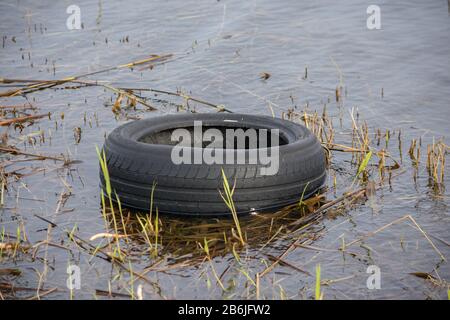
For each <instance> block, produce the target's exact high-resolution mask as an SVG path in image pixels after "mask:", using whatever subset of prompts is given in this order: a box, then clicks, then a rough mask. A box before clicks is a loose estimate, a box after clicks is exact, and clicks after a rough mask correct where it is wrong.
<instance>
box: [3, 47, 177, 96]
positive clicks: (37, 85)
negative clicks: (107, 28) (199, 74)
mask: <svg viewBox="0 0 450 320" xmlns="http://www.w3.org/2000/svg"><path fill="white" fill-rule="evenodd" d="M172 56H173V55H172V54H166V55H152V56H150V57H149V58H146V59H142V60H138V61H134V62H130V63H126V64H121V65H118V66H115V67H109V68H106V69H102V70H98V71H93V72H88V73H84V74H80V75H75V76H71V77H67V78H64V79H58V80H44V81H33V80H21V79H4V78H0V83H18V82H30V83H32V84H30V85H28V86H25V87H23V88H20V89H15V90H8V91H4V92H0V97H14V96H17V95H20V94H27V93H30V92H33V91H37V90H42V89H48V88H51V87H54V86H56V85H61V84H64V83H67V82H71V81H74V80H78V79H80V78H85V77H88V76H92V75H97V74H101V73H106V72H109V71H114V70H118V69H123V68H132V67H134V66H137V65H142V64H145V63H149V62H155V61H158V62H161V61H167V60H168V59H169V58H171V57H172Z"/></svg>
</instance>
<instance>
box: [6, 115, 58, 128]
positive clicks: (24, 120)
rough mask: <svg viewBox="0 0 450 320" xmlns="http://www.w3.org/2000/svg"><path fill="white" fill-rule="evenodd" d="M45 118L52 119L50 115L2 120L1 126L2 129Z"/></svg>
mask: <svg viewBox="0 0 450 320" xmlns="http://www.w3.org/2000/svg"><path fill="white" fill-rule="evenodd" d="M45 117H49V118H50V113H46V114H38V115H33V116H23V117H18V118H12V119H4V120H0V126H2V127H3V126H9V125H11V124H16V123H22V122H26V121H31V120H36V119H41V118H45Z"/></svg>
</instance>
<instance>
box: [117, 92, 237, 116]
mask: <svg viewBox="0 0 450 320" xmlns="http://www.w3.org/2000/svg"><path fill="white" fill-rule="evenodd" d="M118 89H120V90H125V91H150V92H154V93H160V94H166V95H170V96H177V97H180V98H183V99H185V100H186V101H194V102H198V103H200V104H203V105H205V106H209V107H212V108H215V109H217V110H218V111H219V112H223V111H224V112H228V113H233V111H231V110H229V109H227V108H225V106H223V105H220V104H214V103H211V102H208V101H205V100H202V99H198V98H194V97H192V96H190V95H187V94H185V93H182V92H173V91H166V90H158V89H152V88H118Z"/></svg>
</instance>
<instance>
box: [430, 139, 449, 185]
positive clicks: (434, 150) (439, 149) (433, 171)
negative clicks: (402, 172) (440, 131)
mask: <svg viewBox="0 0 450 320" xmlns="http://www.w3.org/2000/svg"><path fill="white" fill-rule="evenodd" d="M445 149H446V146H445V144H444V143H443V142H442V141H441V140H439V141H438V142H437V143H435V142H434V141H433V143H432V144H431V145H428V146H427V164H426V168H427V171H428V176H429V177H430V180H431V181H432V184H433V187H434V189H435V190H437V191H442V186H443V183H444V172H445V156H446V150H445Z"/></svg>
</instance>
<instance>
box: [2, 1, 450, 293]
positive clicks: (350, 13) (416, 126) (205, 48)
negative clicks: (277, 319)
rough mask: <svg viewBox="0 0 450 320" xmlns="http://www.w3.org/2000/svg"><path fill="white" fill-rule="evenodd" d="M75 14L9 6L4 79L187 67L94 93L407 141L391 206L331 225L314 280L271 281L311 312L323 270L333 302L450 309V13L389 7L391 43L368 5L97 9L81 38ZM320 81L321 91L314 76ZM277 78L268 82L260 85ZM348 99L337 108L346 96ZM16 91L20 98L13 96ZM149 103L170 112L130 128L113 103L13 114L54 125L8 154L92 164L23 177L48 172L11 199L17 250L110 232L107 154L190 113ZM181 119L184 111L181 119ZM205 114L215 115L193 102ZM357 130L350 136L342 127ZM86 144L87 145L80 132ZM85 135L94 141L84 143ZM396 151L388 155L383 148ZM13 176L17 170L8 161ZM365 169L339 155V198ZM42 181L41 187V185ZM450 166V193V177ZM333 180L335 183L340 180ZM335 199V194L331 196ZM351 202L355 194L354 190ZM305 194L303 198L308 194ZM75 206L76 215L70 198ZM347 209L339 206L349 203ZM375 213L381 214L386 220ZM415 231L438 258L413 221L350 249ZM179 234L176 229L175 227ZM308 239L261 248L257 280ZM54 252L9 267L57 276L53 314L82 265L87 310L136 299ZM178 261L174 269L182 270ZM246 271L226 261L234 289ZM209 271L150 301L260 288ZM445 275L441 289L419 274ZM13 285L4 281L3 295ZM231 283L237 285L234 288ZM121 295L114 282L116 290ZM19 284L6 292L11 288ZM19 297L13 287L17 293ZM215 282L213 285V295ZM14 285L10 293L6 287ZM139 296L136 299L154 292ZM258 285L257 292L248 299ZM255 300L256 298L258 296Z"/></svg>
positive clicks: (107, 270)
mask: <svg viewBox="0 0 450 320" xmlns="http://www.w3.org/2000/svg"><path fill="white" fill-rule="evenodd" d="M70 4H72V3H71V2H70V1H58V2H55V1H9V0H7V1H2V2H1V3H0V36H1V38H2V39H1V40H2V43H0V45H1V47H0V78H15V79H61V78H65V77H69V76H73V75H78V74H84V73H87V72H91V71H96V70H101V69H105V68H107V67H110V66H117V65H120V64H125V63H128V62H131V61H136V60H139V59H144V58H146V57H148V56H149V55H150V54H173V58H172V60H171V61H169V62H167V63H165V64H162V65H157V66H155V67H154V68H153V69H150V68H145V66H142V67H141V66H137V67H136V68H133V69H132V70H130V69H128V68H122V69H120V70H115V71H111V72H108V73H102V74H98V75H94V76H91V77H88V78H86V79H89V80H98V81H104V83H108V84H110V85H112V86H114V87H131V88H154V89H160V90H169V91H176V90H183V91H184V92H187V93H189V94H191V95H192V96H194V97H198V98H201V99H202V100H205V101H210V102H212V103H214V104H223V105H225V106H226V107H227V108H228V109H230V110H232V111H233V112H239V113H250V114H261V115H271V114H272V111H273V113H274V114H275V116H278V117H281V115H282V114H283V113H286V112H287V111H288V109H294V110H297V111H301V110H303V109H304V108H305V107H306V106H308V109H309V110H318V111H319V112H322V109H323V106H324V105H326V107H327V112H328V113H329V114H330V115H331V116H333V117H335V119H336V122H335V125H336V129H337V132H338V133H339V134H338V138H337V139H338V140H339V141H340V142H341V143H346V144H349V143H351V141H350V140H348V139H347V138H346V136H348V133H349V132H351V122H350V117H349V111H350V110H351V109H352V108H355V110H356V108H357V110H358V113H359V116H360V118H361V119H363V120H365V121H367V123H368V125H369V127H370V128H371V130H374V129H375V128H380V130H381V131H382V132H383V133H384V132H385V131H386V130H390V131H391V132H395V133H396V134H398V132H399V130H401V138H402V141H403V144H402V149H403V150H402V151H403V153H402V155H400V153H399V152H398V147H397V144H398V142H397V136H395V137H393V138H392V141H391V142H390V143H391V144H394V145H395V147H393V148H392V149H393V150H397V151H393V153H394V154H393V156H394V157H395V158H396V159H398V160H399V161H400V158H401V159H402V165H403V169H402V172H403V173H402V174H400V175H398V176H397V177H395V178H393V180H392V183H391V185H389V184H386V186H385V187H384V188H382V189H381V190H380V191H378V192H377V194H376V197H375V200H374V201H375V205H368V204H367V203H361V204H359V205H356V206H354V207H353V208H352V209H349V210H346V211H345V213H344V214H342V215H338V216H337V217H334V218H332V219H331V218H329V217H325V218H324V219H323V220H321V221H320V222H318V225H316V227H317V229H320V230H321V232H320V236H318V237H317V239H315V240H314V241H313V243H312V244H311V246H312V247H313V248H308V249H307V248H297V249H296V250H293V251H292V252H291V253H289V254H288V255H287V256H286V257H285V260H287V261H289V263H291V264H293V265H295V266H298V267H300V268H302V269H303V270H306V271H307V272H308V273H309V274H310V275H307V274H305V273H302V272H299V271H298V270H295V269H293V268H290V267H288V266H286V265H284V266H283V265H280V266H278V267H277V268H276V269H274V270H273V271H272V272H271V273H269V274H268V275H266V276H265V277H264V279H262V284H261V290H262V296H263V297H265V298H276V299H279V298H293V299H303V298H311V297H313V294H314V292H313V288H314V281H315V276H314V273H315V267H316V265H317V264H319V263H320V265H321V270H322V279H326V280H333V281H331V282H329V283H328V285H324V286H323V291H324V298H326V299H336V298H338V299H371V298H382V299H392V298H400V299H408V298H418V299H426V298H432V299H442V298H446V297H447V284H446V282H445V281H450V267H449V264H448V262H446V261H441V258H440V256H439V254H438V252H437V251H439V252H441V253H442V254H443V255H444V257H445V258H446V259H450V249H449V243H450V231H449V226H450V215H449V214H450V210H449V208H448V206H449V204H450V200H449V194H448V191H444V192H443V193H442V194H440V195H436V194H435V193H433V191H432V190H431V189H430V188H429V185H428V174H427V172H426V169H425V162H426V145H427V144H430V143H432V141H433V138H434V139H436V140H437V139H439V138H444V140H445V141H446V142H448V138H449V135H450V130H449V125H448V121H449V119H450V16H449V12H450V11H449V7H448V6H449V4H448V3H447V1H445V0H431V1H418V0H417V1H416V0H413V1H411V0H410V1H379V2H378V5H379V6H380V8H381V30H368V29H367V26H366V19H367V16H368V15H367V13H366V9H367V7H368V6H369V5H370V4H372V3H370V2H367V1H356V0H351V1H345V3H342V2H337V1H294V0H292V1H283V2H278V1H268V0H258V1H256V0H255V1H223V0H222V1H215V0H214V1H213V0H209V1H181V0H175V1H133V0H132V1H126V2H123V1H77V3H76V4H77V5H78V6H79V7H80V9H81V20H82V22H83V28H82V29H81V30H68V29H67V27H66V19H67V17H68V16H69V14H67V13H66V8H67V7H68V6H69V5H70ZM306 70H307V77H305V72H306ZM262 72H267V73H269V74H270V75H271V76H270V78H269V79H267V80H262V79H261V78H260V73H262ZM339 86H342V87H343V88H345V95H344V94H343V96H342V98H341V100H340V101H339V102H336V98H335V90H336V87H339ZM1 89H2V91H4V90H7V89H9V87H8V86H7V85H5V86H4V87H2V88H1ZM143 95H146V96H147V97H150V98H151V99H150V100H149V103H150V104H152V105H154V106H155V107H156V108H157V109H158V110H156V111H148V110H146V108H145V107H142V106H138V110H136V111H133V112H131V113H130V115H129V117H128V118H127V116H126V115H124V114H122V115H120V116H115V115H114V114H113V113H112V112H111V105H112V104H113V103H114V100H115V96H114V93H112V92H110V91H107V90H104V89H103V88H101V87H86V88H81V89H70V88H66V89H60V90H53V89H49V90H44V91H39V92H35V93H33V94H29V95H26V96H20V95H19V96H17V97H13V98H6V97H1V98H0V105H12V104H23V103H25V102H29V103H31V104H33V105H34V106H36V107H37V108H39V111H37V112H38V113H47V112H51V113H52V116H51V120H49V119H46V118H44V119H41V120H39V121H38V122H36V123H35V124H34V125H32V126H29V127H25V128H24V129H23V130H22V131H21V132H20V131H18V130H16V131H14V129H13V128H12V127H9V128H7V127H2V129H1V131H2V133H4V132H8V133H9V135H10V139H9V141H8V144H14V145H16V146H17V147H19V148H21V149H25V148H26V150H27V151H29V152H36V153H44V154H56V155H57V154H61V153H62V154H66V155H67V154H68V155H70V157H71V159H75V160H78V161H79V162H77V163H74V164H72V165H70V166H68V167H64V166H61V164H60V163H54V162H52V161H46V162H45V164H43V163H42V161H32V162H22V163H17V164H14V169H16V170H19V169H20V168H22V167H25V168H26V169H27V170H29V169H30V167H31V168H36V170H41V168H42V167H44V169H45V170H42V171H39V172H37V173H34V174H32V175H30V176H24V177H22V178H21V179H20V181H18V182H17V183H13V184H11V185H10V187H9V188H8V192H7V193H6V194H5V199H4V201H5V204H4V206H3V208H2V209H0V225H1V228H4V229H5V230H6V232H7V233H8V234H16V229H17V226H18V225H23V226H25V229H26V233H27V236H28V240H29V241H30V242H31V243H33V244H35V243H38V242H39V241H42V240H44V239H47V236H48V235H47V228H48V223H47V222H45V221H44V220H42V219H40V218H38V217H36V215H38V216H40V217H44V218H45V219H48V220H51V221H53V222H54V223H55V224H56V225H57V227H55V228H53V230H52V231H51V234H50V237H51V238H50V239H51V241H52V242H54V243H64V244H67V243H68V240H67V234H66V231H70V230H72V229H73V228H74V227H76V228H77V229H78V231H77V233H78V234H79V235H80V237H82V238H84V239H89V237H90V236H92V235H94V234H97V233H100V232H104V227H105V226H104V220H103V218H102V214H101V205H100V193H99V187H98V184H99V181H98V159H97V155H96V152H95V145H98V146H101V145H102V143H103V141H104V136H105V135H106V134H107V133H109V132H111V130H113V129H114V128H115V127H117V126H118V125H120V124H122V123H125V122H127V121H131V119H134V118H136V117H153V116H156V115H161V114H166V113H174V112H177V104H180V105H183V104H184V102H183V100H182V99H176V98H174V97H167V96H164V95H158V96H157V97H155V96H153V95H151V94H146V93H143ZM178 107H179V106H178ZM190 107H191V109H195V110H196V111H197V112H215V111H214V110H213V109H211V108H208V107H205V106H202V105H200V104H195V103H192V102H190ZM339 118H342V126H340V125H339V120H338V119H339ZM77 128H79V129H77ZM80 129H81V140H80V141H77V139H76V137H74V133H76V132H79V130H80ZM39 130H43V131H44V132H45V136H46V139H45V141H43V142H42V143H37V144H36V145H35V146H31V145H30V144H29V143H28V142H27V139H28V138H27V137H26V135H31V136H32V135H33V133H36V132H38V131H39ZM412 139H417V140H418V141H419V139H420V140H421V143H422V146H423V150H422V162H421V164H420V166H419V171H418V174H417V179H416V182H415V181H414V179H413V176H414V172H413V171H414V170H413V168H412V166H411V160H410V159H409V157H408V148H409V145H410V142H411V140H412ZM383 143H384V142H383ZM0 157H1V159H2V161H5V162H6V161H7V160H8V159H14V157H11V156H9V155H5V154H1V155H0ZM350 160H351V155H350V154H336V156H335V157H333V162H332V165H331V168H332V169H330V170H333V172H337V173H338V174H337V177H338V179H337V184H338V193H339V192H340V193H342V192H343V191H345V189H346V188H347V187H348V186H349V185H350V184H351V181H352V178H353V176H354V175H355V172H356V169H357V168H354V167H352V166H351V164H350ZM27 172H28V171H27ZM448 173H449V171H448V164H447V165H446V171H445V174H446V175H445V181H444V182H445V183H448V177H449V174H448ZM332 177H333V173H332V172H330V175H329V179H332ZM331 184H332V183H331ZM339 186H340V187H339ZM299 193H300V192H299ZM64 194H66V195H67V194H70V195H69V196H68V197H67V199H64V201H63V204H61V195H64ZM338 195H339V194H338ZM374 208H375V209H374ZM405 215H411V216H412V217H413V218H414V220H415V221H416V222H417V224H418V225H420V228H422V229H423V230H424V231H425V232H426V233H427V234H428V235H429V238H430V240H432V242H433V243H434V245H435V246H436V249H437V250H435V249H434V248H433V247H432V246H431V244H430V242H429V241H428V240H427V239H426V238H425V237H424V235H423V233H422V232H421V231H420V230H418V227H417V226H416V225H414V224H413V223H412V222H411V221H410V220H404V221H402V222H399V223H397V224H393V225H391V226H389V227H387V228H385V229H384V230H383V231H382V232H379V233H377V234H375V235H373V236H372V237H369V238H367V239H366V240H364V241H363V243H357V244H355V245H353V246H352V247H351V248H349V251H351V252H350V253H351V254H343V253H342V252H341V251H339V250H338V249H339V248H340V247H341V246H342V245H343V243H344V244H345V243H351V241H352V240H354V239H358V238H360V237H361V236H363V235H366V234H367V233H368V232H371V231H375V230H377V229H378V228H380V227H383V226H386V225H387V224H389V223H390V222H393V221H395V220H396V219H399V218H401V217H403V216H405ZM163 219H164V218H163ZM292 241H293V239H289V238H287V239H284V240H281V239H280V240H279V242H278V243H277V245H276V246H272V247H269V248H265V250H266V251H264V252H263V253H261V252H260V251H258V250H259V249H258V248H259V245H260V244H252V243H249V246H248V248H247V249H245V250H243V252H241V254H242V255H243V256H252V257H253V260H252V261H250V262H248V265H249V269H250V270H251V271H252V272H257V271H258V270H262V269H264V265H263V264H261V263H259V261H258V259H261V258H267V256H266V255H265V254H271V255H274V256H276V255H278V254H280V253H281V252H283V250H284V249H286V246H288V245H289V244H290V243H291V242H292ZM81 252H82V251H80V252H79V253H74V252H72V253H71V252H67V251H65V250H62V249H61V248H58V247H49V248H48V251H47V253H46V255H45V257H44V252H43V251H42V252H40V253H39V254H38V257H39V256H40V257H41V258H40V259H36V260H32V259H30V258H24V259H17V260H16V261H13V260H8V259H6V260H5V259H4V260H3V261H1V262H0V263H1V264H0V269H1V268H13V267H14V268H19V269H20V270H21V271H22V275H21V276H19V277H17V278H15V279H13V280H12V281H13V282H14V283H16V284H17V285H21V286H29V287H36V286H38V285H39V277H38V275H37V274H36V270H37V271H39V272H41V271H42V270H43V269H44V262H43V261H44V260H43V259H46V260H47V261H48V266H49V268H48V270H47V272H46V278H45V285H46V287H47V288H52V287H57V288H58V289H59V290H58V291H56V292H54V293H51V294H49V295H48V296H46V298H69V294H70V293H69V292H68V290H67V289H66V279H67V273H66V268H67V266H68V265H69V264H77V265H79V266H80V268H81V270H82V288H81V290H75V292H74V296H75V298H93V297H94V293H95V290H96V289H101V290H108V286H109V283H112V287H113V289H114V291H121V292H125V291H126V289H125V288H124V287H123V286H122V284H121V283H122V282H120V279H119V280H118V279H114V278H115V274H116V273H117V271H116V270H115V269H114V268H112V266H111V264H109V263H108V262H105V261H103V260H101V259H95V258H92V257H90V256H88V255H86V254H84V253H81ZM164 258H165V259H170V258H171V255H170V254H167V255H166V256H165V257H164ZM233 259H234V257H233V255H232V254H227V255H225V256H222V257H216V258H215V259H214V265H215V267H216V268H217V272H218V273H219V274H220V273H221V272H223V271H224V270H226V268H227V266H229V265H230V263H231V262H230V261H231V260H233ZM134 262H135V263H134V265H133V268H135V269H136V270H143V269H144V268H146V267H148V264H149V263H150V262H149V261H147V260H146V259H145V260H140V261H139V260H138V259H137V260H136V261H134ZM370 265H376V266H378V267H379V268H380V270H381V289H379V290H369V289H368V288H367V286H366V280H367V278H368V276H369V274H368V273H366V271H367V267H368V266H370ZM204 270H205V268H204V267H203V266H202V265H194V266H189V267H185V268H182V269H181V270H180V269H175V270H171V271H165V272H157V271H151V272H149V273H148V276H149V277H150V278H151V279H152V281H154V282H155V283H157V284H158V286H159V288H160V289H159V290H155V289H154V287H152V286H150V285H148V284H146V283H145V282H144V283H143V285H144V293H145V297H146V298H223V297H228V296H231V297H234V298H245V297H247V296H248V291H249V290H250V289H249V288H248V286H249V285H248V283H247V280H248V279H247V278H246V276H245V275H244V274H243V273H242V272H238V271H237V272H235V273H234V278H233V279H234V281H235V282H236V284H235V286H234V287H235V289H233V290H231V289H230V291H229V292H227V293H223V292H222V291H221V290H220V288H217V287H216V285H215V284H214V282H215V280H214V277H213V276H212V275H211V272H210V271H207V272H209V274H210V279H211V281H212V282H213V284H212V286H211V287H210V286H209V285H208V281H207V280H206V279H207V277H205V276H204V274H203V273H204ZM414 272H423V273H429V274H432V275H433V276H434V277H435V278H436V279H438V280H440V281H439V285H436V284H435V283H433V282H432V281H429V280H425V279H423V278H420V277H416V276H414V275H412V274H411V273H414ZM1 277H2V276H1V275H0V280H1V279H2V278H1ZM230 277H231V276H230ZM113 279H114V280H113ZM5 281H6V280H5ZM8 281H9V280H8ZM211 281H210V282H211ZM230 281H231V280H230ZM0 282H1V281H0ZM138 282H139V281H137V282H136V284H135V286H137V285H138ZM245 283H247V284H245ZM250 297H251V295H250Z"/></svg>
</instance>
